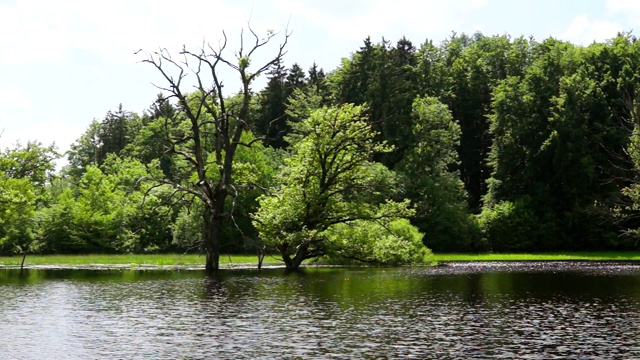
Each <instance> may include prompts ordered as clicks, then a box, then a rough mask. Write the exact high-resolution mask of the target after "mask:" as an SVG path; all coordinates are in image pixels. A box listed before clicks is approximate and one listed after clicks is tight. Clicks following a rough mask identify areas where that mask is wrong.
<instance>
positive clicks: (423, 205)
mask: <svg viewBox="0 0 640 360" xmlns="http://www.w3.org/2000/svg"><path fill="white" fill-rule="evenodd" d="M413 118H414V120H413V129H412V131H413V138H414V139H415V140H414V142H413V143H412V144H408V146H407V151H405V156H404V159H403V160H402V161H401V162H400V163H399V164H398V166H397V171H398V172H399V173H400V174H401V175H402V178H403V184H404V186H403V188H404V189H405V193H404V195H405V196H407V197H408V198H410V199H414V200H413V203H414V206H415V210H416V214H415V215H414V216H413V218H412V222H413V223H414V224H416V225H417V226H418V228H419V229H420V230H421V231H422V232H423V233H424V243H425V244H426V245H427V246H428V247H429V248H431V249H433V250H436V251H471V250H478V248H479V244H477V243H476V242H477V240H478V233H477V229H476V226H475V222H474V221H473V218H472V217H471V216H470V215H469V214H468V213H467V203H466V201H467V200H466V192H465V190H464V184H463V183H462V181H461V180H460V174H459V172H458V171H457V170H452V169H454V168H455V166H456V165H457V164H458V161H459V160H458V153H457V152H456V148H457V146H458V144H459V141H460V140H459V139H460V126H459V125H458V124H457V123H456V122H455V121H454V120H453V118H452V116H451V113H450V112H449V109H448V108H447V106H446V105H444V104H442V103H441V102H440V101H438V99H436V98H433V97H424V98H422V97H417V98H416V99H415V100H414V102H413Z"/></svg>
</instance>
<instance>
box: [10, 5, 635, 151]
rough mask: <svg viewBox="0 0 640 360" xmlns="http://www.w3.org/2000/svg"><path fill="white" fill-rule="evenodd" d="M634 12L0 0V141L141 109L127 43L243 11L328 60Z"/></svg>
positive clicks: (586, 32) (212, 32) (572, 35)
mask: <svg viewBox="0 0 640 360" xmlns="http://www.w3.org/2000/svg"><path fill="white" fill-rule="evenodd" d="M639 19H640V1H637V0H536V1H527V0H445V1H435V0H434V1H426V0H423V1H418V0H394V1H382V0H340V1H337V0H262V1H257V0H254V1H250V0H208V1H204V0H203V1H198V0H181V1H165V0H148V1H147V0H136V1H133V0H122V1H120V0H109V1H102V0H92V1H82V0H80V1H73V0H56V1H51V0H24V1H22V0H0V131H2V129H4V133H3V135H2V137H0V147H7V146H10V145H12V144H13V143H15V142H16V141H17V140H20V141H21V142H23V143H25V142H26V141H28V140H38V141H40V142H42V143H43V144H44V145H49V144H51V143H52V142H55V143H56V145H57V146H58V148H59V150H61V151H66V150H67V149H68V148H69V145H70V144H71V143H72V142H74V141H75V140H76V139H77V138H78V137H79V136H80V135H81V134H82V133H83V132H84V131H85V129H86V128H87V126H88V125H89V123H90V122H91V120H92V119H94V118H96V119H102V118H103V117H104V115H105V113H106V112H107V111H109V110H116V109H117V107H118V104H120V103H122V104H123V107H124V108H125V109H126V110H130V111H135V112H138V113H141V112H142V111H143V110H144V109H146V108H148V107H149V105H151V103H152V102H153V100H154V99H155V95H156V94H157V93H158V90H157V89H156V88H155V87H154V86H153V85H152V84H151V83H152V82H153V83H158V84H162V82H161V79H160V78H159V74H158V73H157V72H156V71H155V70H154V69H152V68H151V67H150V66H149V64H142V63H140V62H139V61H140V60H141V59H142V54H141V53H139V54H138V55H135V54H134V52H135V51H136V50H138V49H145V50H148V51H153V50H156V49H158V48H159V47H166V48H168V49H169V50H175V51H178V50H180V49H181V48H182V45H183V44H184V45H186V46H187V47H188V48H192V49H197V48H198V46H199V45H200V44H201V43H202V41H203V40H206V41H208V42H211V43H213V44H217V43H218V41H219V39H220V38H221V36H222V32H221V31H222V29H224V30H225V31H226V33H227V34H228V36H229V37H230V38H232V39H233V38H237V37H238V34H239V32H240V29H241V28H242V27H244V26H246V24H247V21H248V20H250V23H251V26H252V27H253V28H254V29H255V30H256V31H258V32H260V33H265V32H266V30H268V29H273V30H275V31H282V30H283V29H284V28H285V26H287V24H288V28H289V30H290V31H292V35H291V38H290V41H289V45H288V47H287V49H288V53H287V55H286V57H285V63H286V64H287V65H290V64H292V63H294V62H297V63H298V64H300V65H301V66H302V67H303V68H305V69H307V68H309V67H310V66H311V65H312V64H313V62H314V61H315V62H317V63H318V65H320V66H321V67H322V68H324V70H325V71H327V72H328V71H331V70H333V69H334V68H335V67H336V66H337V65H338V64H339V62H340V59H341V58H342V57H347V56H349V55H350V54H351V53H352V52H354V51H355V50H357V49H358V48H359V47H360V46H361V45H362V41H363V39H364V38H365V37H366V36H371V38H372V39H373V40H374V41H375V42H378V41H379V40H381V39H382V37H384V38H385V39H387V40H391V41H393V42H395V41H396V40H398V39H399V38H401V37H402V36H403V35H404V36H406V37H407V38H408V39H409V40H411V41H412V42H413V43H414V44H415V45H416V46H419V45H420V44H421V43H423V42H424V41H425V40H426V39H431V40H434V42H436V43H439V42H441V41H442V40H444V39H446V38H447V37H449V36H450V35H451V34H452V32H454V31H455V32H457V33H469V34H471V33H474V32H477V31H480V32H482V33H484V34H485V35H495V34H499V35H502V34H509V35H512V36H520V35H525V36H530V35H531V36H534V37H535V39H537V40H542V39H545V38H547V37H550V36H551V37H555V38H558V39H563V40H569V41H571V42H573V43H576V44H583V45H588V44H590V43H592V42H593V41H606V40H607V39H610V38H612V37H614V36H615V35H616V34H617V33H618V32H620V31H625V32H626V31H633V30H634V29H635V30H638V28H639V27H640V26H638V23H639V22H640V20H639ZM637 33H638V32H637V31H636V32H634V34H637ZM267 51H268V49H267Z"/></svg>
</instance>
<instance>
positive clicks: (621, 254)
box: [434, 251, 640, 261]
mask: <svg viewBox="0 0 640 360" xmlns="http://www.w3.org/2000/svg"><path fill="white" fill-rule="evenodd" d="M434 258H435V260H436V261H640V251H603V252H554V253H522V254H494V253H485V254H434Z"/></svg>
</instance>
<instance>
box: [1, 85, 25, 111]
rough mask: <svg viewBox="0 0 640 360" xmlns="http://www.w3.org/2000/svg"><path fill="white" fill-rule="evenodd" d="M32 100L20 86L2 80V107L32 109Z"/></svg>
mask: <svg viewBox="0 0 640 360" xmlns="http://www.w3.org/2000/svg"><path fill="white" fill-rule="evenodd" d="M31 106H32V103H31V100H30V99H29V97H27V96H26V95H25V94H24V93H23V92H22V90H21V89H20V88H18V87H16V86H11V85H7V84H3V83H1V82H0V108H2V109H6V108H8V107H13V108H16V109H21V110H30V109H31Z"/></svg>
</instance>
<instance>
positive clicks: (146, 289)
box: [0, 263, 640, 359]
mask: <svg viewBox="0 0 640 360" xmlns="http://www.w3.org/2000/svg"><path fill="white" fill-rule="evenodd" d="M639 320H640V265H632V264H608V265H595V264H589V263H559V264H537V265H531V264H529V265H517V264H510V265H508V266H507V265H499V264H485V265H482V266H480V265H474V266H471V265H464V264H459V265H452V266H449V267H444V268H432V269H427V268H417V269H416V268H413V269H411V268H402V269H308V270H307V271H306V272H304V273H293V274H286V273H284V272H283V271H282V270H267V271H262V272H257V271H253V270H252V271H248V270H246V271H243V270H232V271H227V272H223V273H222V274H221V276H219V277H217V278H208V277H206V276H205V275H204V274H203V273H202V272H198V271H190V272H186V271H185V272H166V271H146V272H133V271H111V272H106V271H95V270H94V271H79V270H73V271H69V270H30V271H27V272H26V273H24V274H20V272H19V271H16V270H6V269H4V270H0V358H2V359H5V358H7V359H137V358H144V359H201V358H207V359H212V358H230V359H240V358H250V359H257V358H275V359H281V358H303V359H311V358H323V359H324V358H335V359H344V358H389V359H398V358H416V359H430V358H434V359H472V358H521V359H526V358H529V359H554V358H558V359H603V358H604V359H640V321H639Z"/></svg>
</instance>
